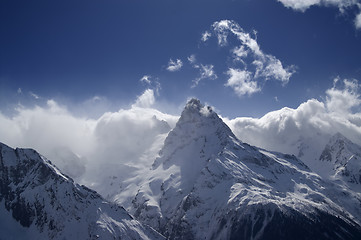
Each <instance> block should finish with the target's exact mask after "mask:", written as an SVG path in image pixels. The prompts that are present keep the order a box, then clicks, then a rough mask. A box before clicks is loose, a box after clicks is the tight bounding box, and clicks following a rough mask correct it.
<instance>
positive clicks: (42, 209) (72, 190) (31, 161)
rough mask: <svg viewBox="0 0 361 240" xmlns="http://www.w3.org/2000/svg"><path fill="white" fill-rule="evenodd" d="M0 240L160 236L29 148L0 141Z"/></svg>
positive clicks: (158, 237) (150, 237)
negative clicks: (16, 147)
mask: <svg viewBox="0 0 361 240" xmlns="http://www.w3.org/2000/svg"><path fill="white" fill-rule="evenodd" d="M0 212H1V217H0V222H1V223H0V224H1V225H2V226H6V228H1V229H0V233H1V234H0V239H162V237H161V236H160V235H159V234H158V233H156V232H155V231H154V230H152V229H151V228H149V227H145V226H143V225H142V224H140V223H139V222H138V221H136V220H134V219H133V217H132V216H130V215H129V214H128V213H127V212H126V211H125V210H124V209H123V208H122V207H120V206H118V205H115V204H111V203H108V202H106V201H105V200H104V199H103V198H102V197H100V195H99V194H97V193H96V192H94V191H92V190H90V189H88V188H86V187H84V186H79V185H77V184H75V183H74V182H73V180H72V179H71V178H69V177H67V176H65V175H63V174H62V173H61V172H60V171H59V170H58V169H57V168H56V167H54V166H53V165H52V164H51V162H50V161H49V160H47V159H45V158H44V157H42V156H41V155H39V154H38V153H37V152H36V151H34V150H31V149H15V150H14V149H12V148H9V147H8V146H6V145H4V144H0Z"/></svg>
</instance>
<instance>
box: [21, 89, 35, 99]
mask: <svg viewBox="0 0 361 240" xmlns="http://www.w3.org/2000/svg"><path fill="white" fill-rule="evenodd" d="M18 90H19V89H18ZM29 95H30V96H32V97H33V98H35V99H39V98H40V97H39V95H37V94H35V93H33V92H29Z"/></svg>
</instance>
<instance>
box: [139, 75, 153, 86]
mask: <svg viewBox="0 0 361 240" xmlns="http://www.w3.org/2000/svg"><path fill="white" fill-rule="evenodd" d="M150 78H151V76H149V75H144V76H143V77H142V78H141V79H140V81H141V82H144V83H147V84H151V81H150Z"/></svg>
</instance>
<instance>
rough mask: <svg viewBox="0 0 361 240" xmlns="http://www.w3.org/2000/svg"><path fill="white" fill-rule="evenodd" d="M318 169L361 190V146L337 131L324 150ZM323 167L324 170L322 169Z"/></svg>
mask: <svg viewBox="0 0 361 240" xmlns="http://www.w3.org/2000/svg"><path fill="white" fill-rule="evenodd" d="M318 164H319V166H320V167H319V168H318V171H319V172H320V173H323V174H324V175H325V176H329V177H330V178H331V179H334V180H339V181H344V182H346V183H347V184H348V185H349V186H350V187H351V188H354V189H356V190H358V192H361V147H360V146H358V145H357V144H354V143H353V142H351V141H350V140H349V139H347V138H346V137H344V136H343V135H342V134H340V133H337V134H335V135H334V136H332V137H331V139H330V141H329V142H328V144H327V145H326V147H325V149H324V150H323V151H322V153H321V156H320V158H319V163H318ZM322 169H323V170H322Z"/></svg>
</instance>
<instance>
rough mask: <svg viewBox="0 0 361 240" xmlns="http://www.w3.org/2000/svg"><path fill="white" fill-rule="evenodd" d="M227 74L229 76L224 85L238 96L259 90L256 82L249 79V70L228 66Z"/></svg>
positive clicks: (250, 74)
mask: <svg viewBox="0 0 361 240" xmlns="http://www.w3.org/2000/svg"><path fill="white" fill-rule="evenodd" d="M227 74H228V75H229V76H230V78H229V79H228V81H227V83H226V84H225V85H226V86H228V87H231V88H233V90H234V91H235V92H236V94H237V95H238V96H243V95H246V94H248V95H251V94H253V93H256V92H259V91H261V89H260V88H259V87H258V86H257V82H255V81H252V80H251V79H252V77H251V76H252V73H251V72H248V71H244V70H239V69H233V68H230V69H229V70H228V72H227Z"/></svg>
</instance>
